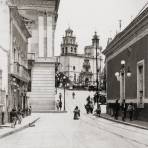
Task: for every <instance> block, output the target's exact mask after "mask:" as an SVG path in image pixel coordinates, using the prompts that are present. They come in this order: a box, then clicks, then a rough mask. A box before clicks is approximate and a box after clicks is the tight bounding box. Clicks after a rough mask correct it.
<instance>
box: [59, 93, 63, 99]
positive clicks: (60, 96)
mask: <svg viewBox="0 0 148 148" xmlns="http://www.w3.org/2000/svg"><path fill="white" fill-rule="evenodd" d="M61 99H62V94H61V93H59V100H60V101H61Z"/></svg>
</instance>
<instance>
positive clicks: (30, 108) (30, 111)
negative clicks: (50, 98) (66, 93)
mask: <svg viewBox="0 0 148 148" xmlns="http://www.w3.org/2000/svg"><path fill="white" fill-rule="evenodd" d="M31 113H32V107H31V105H30V106H29V115H31Z"/></svg>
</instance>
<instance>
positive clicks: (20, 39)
mask: <svg viewBox="0 0 148 148" xmlns="http://www.w3.org/2000/svg"><path fill="white" fill-rule="evenodd" d="M0 18H1V19H2V20H3V21H1V22H0V25H1V28H0V55H1V59H0V60H1V62H0V63H1V64H0V71H1V76H0V77H1V88H0V89H1V103H0V104H1V109H0V110H1V112H3V113H4V120H5V122H7V121H8V117H9V113H10V111H11V109H12V108H13V107H14V106H16V107H17V108H18V107H20V108H22V109H23V108H26V107H27V97H26V92H27V85H28V81H29V75H28V70H27V69H28V63H27V52H28V50H27V49H28V38H29V37H30V34H29V32H28V30H27V28H26V27H25V24H24V21H23V19H22V17H21V15H20V14H19V12H18V9H17V7H16V6H14V5H13V4H12V3H11V1H7V0H3V1H1V9H0Z"/></svg>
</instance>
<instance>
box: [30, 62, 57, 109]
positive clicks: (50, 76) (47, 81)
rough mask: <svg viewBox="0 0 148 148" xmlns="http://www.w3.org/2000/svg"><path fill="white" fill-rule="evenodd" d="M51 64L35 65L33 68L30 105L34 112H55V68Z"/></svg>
mask: <svg viewBox="0 0 148 148" xmlns="http://www.w3.org/2000/svg"><path fill="white" fill-rule="evenodd" d="M53 65H54V64H49V63H35V64H34V66H33V68H32V86H31V88H32V92H31V93H30V95H29V96H30V103H31V105H32V109H33V111H39V110H43V111H46V110H55V67H54V66H53Z"/></svg>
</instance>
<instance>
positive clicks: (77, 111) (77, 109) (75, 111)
mask: <svg viewBox="0 0 148 148" xmlns="http://www.w3.org/2000/svg"><path fill="white" fill-rule="evenodd" d="M73 112H74V117H73V119H74V120H78V119H79V118H80V110H79V108H78V106H76V107H75V109H74V111H73Z"/></svg>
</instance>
